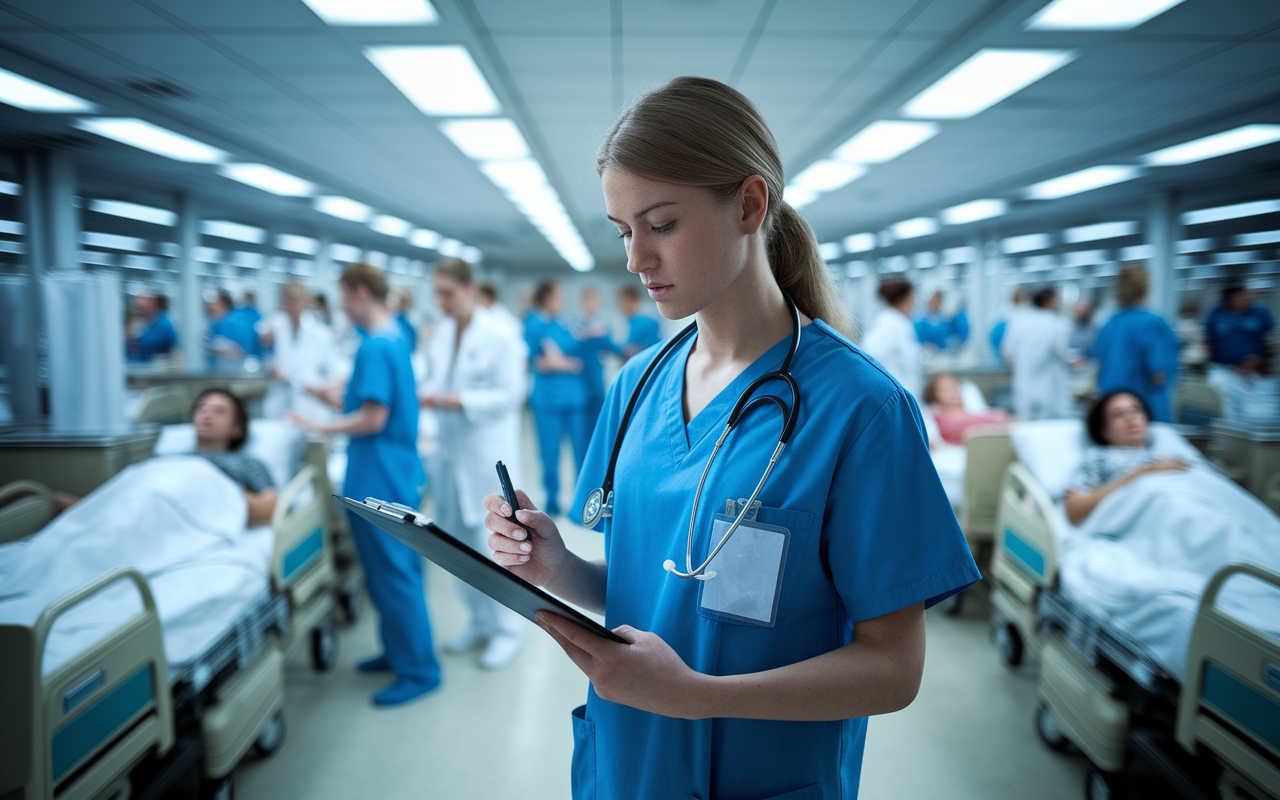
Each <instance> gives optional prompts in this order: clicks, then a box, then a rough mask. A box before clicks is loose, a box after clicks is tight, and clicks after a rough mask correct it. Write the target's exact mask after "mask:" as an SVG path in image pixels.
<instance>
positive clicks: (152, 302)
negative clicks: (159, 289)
mask: <svg viewBox="0 0 1280 800" xmlns="http://www.w3.org/2000/svg"><path fill="white" fill-rule="evenodd" d="M133 313H134V314H135V315H136V316H137V318H138V320H139V321H141V322H142V323H144V326H143V328H142V330H141V332H140V333H138V335H137V336H130V337H128V339H127V340H126V347H127V356H128V359H129V360H130V361H138V362H144V363H145V362H147V361H150V360H151V359H153V358H155V357H156V356H164V355H168V354H169V352H170V351H172V350H173V349H174V348H175V347H177V346H178V333H177V331H175V330H174V329H173V323H172V322H170V321H169V298H167V297H165V296H164V295H160V294H157V295H151V294H140V295H137V296H136V297H134V298H133Z"/></svg>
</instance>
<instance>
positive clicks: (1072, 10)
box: [1026, 0, 1182, 31]
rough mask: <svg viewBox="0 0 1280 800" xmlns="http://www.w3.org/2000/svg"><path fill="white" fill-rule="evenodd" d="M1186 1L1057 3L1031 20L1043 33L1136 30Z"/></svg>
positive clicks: (1056, 0)
mask: <svg viewBox="0 0 1280 800" xmlns="http://www.w3.org/2000/svg"><path fill="white" fill-rule="evenodd" d="M1181 2H1182V0H1054V2H1052V3H1050V4H1049V5H1047V6H1045V7H1044V8H1042V9H1040V11H1039V13H1037V14H1036V15H1035V16H1033V17H1032V18H1031V19H1029V20H1027V25H1026V27H1027V28H1029V29H1033V30H1041V31H1125V30H1129V29H1130V28H1136V27H1138V26H1139V25H1141V24H1142V23H1144V22H1146V21H1147V20H1149V19H1151V18H1153V17H1157V16H1159V15H1160V14H1163V13H1164V12H1166V11H1168V10H1169V9H1171V8H1173V7H1174V6H1176V5H1178V4H1179V3H1181Z"/></svg>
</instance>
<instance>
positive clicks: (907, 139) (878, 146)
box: [833, 119, 939, 164]
mask: <svg viewBox="0 0 1280 800" xmlns="http://www.w3.org/2000/svg"><path fill="white" fill-rule="evenodd" d="M938 130H939V128H938V125H937V123H935V122H917V121H911V120H887V119H882V120H878V121H876V122H873V123H871V124H870V125H868V126H867V127H865V128H863V129H862V130H861V131H859V132H858V133H857V134H856V135H855V136H853V138H851V139H849V141H847V142H845V143H844V144H842V145H840V146H839V147H838V148H836V151H835V153H834V154H833V155H834V157H835V158H836V159H837V160H839V161H849V162H852V163H855V164H883V163H885V162H886V161H892V160H893V159H895V158H897V157H898V156H900V155H902V154H903V153H905V152H907V151H908V150H911V149H913V148H915V147H919V146H920V145H922V144H924V143H925V142H927V141H929V140H930V139H932V138H933V137H934V136H937V135H938Z"/></svg>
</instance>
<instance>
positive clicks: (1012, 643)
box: [995, 622, 1022, 668]
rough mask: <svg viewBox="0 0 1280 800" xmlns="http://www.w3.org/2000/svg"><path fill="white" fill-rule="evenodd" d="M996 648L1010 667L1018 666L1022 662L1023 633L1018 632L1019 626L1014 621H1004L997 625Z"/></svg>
mask: <svg viewBox="0 0 1280 800" xmlns="http://www.w3.org/2000/svg"><path fill="white" fill-rule="evenodd" d="M995 636H996V650H997V651H999V653H1000V658H1001V659H1002V660H1003V661H1004V663H1005V664H1006V665H1008V666H1009V667H1010V668H1013V667H1017V666H1018V665H1019V664H1021V663H1022V634H1021V633H1018V628H1017V626H1015V625H1014V624H1013V623H1012V622H1002V623H999V624H997V625H996V630H995Z"/></svg>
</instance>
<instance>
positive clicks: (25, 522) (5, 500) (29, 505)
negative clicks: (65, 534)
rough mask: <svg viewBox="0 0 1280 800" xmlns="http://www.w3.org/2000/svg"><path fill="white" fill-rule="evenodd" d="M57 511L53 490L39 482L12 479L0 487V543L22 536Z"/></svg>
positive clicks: (14, 540)
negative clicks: (12, 480)
mask: <svg viewBox="0 0 1280 800" xmlns="http://www.w3.org/2000/svg"><path fill="white" fill-rule="evenodd" d="M57 514H58V508H57V506H56V505H55V504H54V502H53V492H52V491H51V490H50V489H49V487H47V486H45V485H44V484H43V483H37V482H36V481H14V482H12V483H7V484H5V485H4V486H0V544H5V543H7V542H16V541H18V540H19V539H25V538H26V537H28V536H30V535H31V534H33V533H35V532H36V531H38V530H40V529H41V528H43V527H44V526H45V525H48V524H49V522H50V521H51V520H52V519H53V518H54V517H55V516H57Z"/></svg>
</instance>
